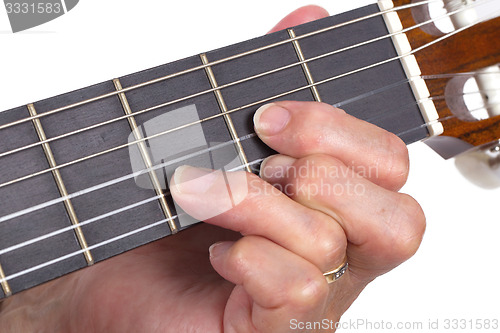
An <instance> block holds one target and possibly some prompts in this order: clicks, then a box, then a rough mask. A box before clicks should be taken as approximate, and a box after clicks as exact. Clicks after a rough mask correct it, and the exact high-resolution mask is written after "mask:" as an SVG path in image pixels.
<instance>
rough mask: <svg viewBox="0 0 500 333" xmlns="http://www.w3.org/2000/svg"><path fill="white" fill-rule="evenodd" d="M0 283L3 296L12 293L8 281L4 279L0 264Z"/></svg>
mask: <svg viewBox="0 0 500 333" xmlns="http://www.w3.org/2000/svg"><path fill="white" fill-rule="evenodd" d="M0 281H1V282H0V285H1V286H2V290H3V293H4V295H5V297H9V296H11V295H12V289H10V285H9V282H8V281H7V280H6V279H5V273H4V271H3V268H2V265H1V264H0Z"/></svg>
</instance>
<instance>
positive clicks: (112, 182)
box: [0, 133, 256, 223]
mask: <svg viewBox="0 0 500 333" xmlns="http://www.w3.org/2000/svg"><path fill="white" fill-rule="evenodd" d="M255 136H256V134H255V133H252V134H248V135H245V136H243V137H242V138H240V139H238V140H240V141H244V140H247V139H250V138H252V137H255ZM231 144H234V141H233V140H231V141H227V142H223V143H220V144H217V145H215V146H212V147H209V148H206V149H202V150H200V151H199V152H195V153H191V154H188V155H185V156H182V157H179V158H176V159H174V160H171V161H167V162H164V163H161V164H158V165H155V166H154V167H152V168H148V169H143V170H139V171H136V172H134V173H131V174H129V175H125V176H122V177H118V178H115V179H112V180H109V181H107V182H104V183H101V184H98V185H94V186H92V187H89V188H86V189H83V190H80V191H78V192H75V193H73V194H69V195H68V196H66V197H62V198H58V199H54V200H50V201H47V202H45V203H41V204H38V205H36V206H33V207H30V208H27V209H23V210H21V211H18V212H15V213H12V214H9V215H5V216H3V217H0V223H3V222H5V221H8V220H11V219H13V218H16V217H19V216H22V215H25V214H28V213H31V212H34V211H37V210H40V209H44V208H47V207H50V206H52V205H56V204H58V203H60V202H63V201H64V200H66V199H73V198H76V197H79V196H82V195H85V194H88V193H91V192H94V191H97V190H100V189H103V188H106V187H108V186H111V185H115V184H118V183H121V182H123V181H125V180H128V179H132V178H134V177H138V176H140V175H143V174H145V173H148V172H150V171H154V170H158V169H160V168H163V167H165V166H169V165H173V164H175V163H179V162H183V161H185V160H186V159H189V158H192V157H196V156H198V155H199V154H204V153H208V152H211V151H214V150H216V149H219V148H223V147H227V146H229V145H231Z"/></svg>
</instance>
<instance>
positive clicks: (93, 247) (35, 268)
mask: <svg viewBox="0 0 500 333" xmlns="http://www.w3.org/2000/svg"><path fill="white" fill-rule="evenodd" d="M495 105H498V103H496V104H495ZM471 112H472V111H471ZM446 118H451V116H450V117H446ZM422 126H425V124H424V125H422ZM419 127H421V126H419ZM411 130H414V129H411ZM258 161H259V162H260V160H258ZM251 163H254V162H251ZM251 163H248V164H251ZM184 214H185V213H182V215H184ZM179 216H180V214H179V215H174V216H172V218H167V219H163V220H160V221H157V222H155V223H152V224H148V225H146V226H143V227H141V228H138V229H135V230H132V231H129V232H126V233H123V234H121V235H118V236H115V237H113V238H110V239H107V240H105V241H102V242H100V243H97V244H94V245H91V246H89V247H87V248H86V249H82V250H78V251H75V252H71V253H68V254H66V255H64V256H60V257H58V258H55V259H52V260H49V261H46V262H44V263H41V264H39V265H36V266H33V267H30V268H28V269H25V270H22V271H20V272H18V273H14V274H11V275H8V276H6V277H5V278H0V283H2V282H6V281H10V280H13V279H16V278H19V277H21V276H24V275H26V274H29V273H32V272H35V271H37V270H40V269H42V268H45V267H48V266H50V265H53V264H56V263H58V262H61V261H64V260H66V259H69V258H72V257H74V256H77V255H80V254H83V253H85V252H86V251H92V250H94V249H97V248H99V247H102V246H106V245H108V244H111V243H113V242H116V241H119V240H121V239H125V238H127V237H130V236H133V235H135V234H138V233H141V232H143V231H146V230H149V229H151V228H154V227H157V226H160V225H162V224H165V223H168V222H169V221H170V220H175V219H177V218H179Z"/></svg>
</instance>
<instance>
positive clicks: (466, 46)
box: [394, 0, 500, 146]
mask: <svg viewBox="0 0 500 333" xmlns="http://www.w3.org/2000/svg"><path fill="white" fill-rule="evenodd" d="M412 2H415V1H411V0H396V1H394V4H395V6H396V7H397V6H400V5H405V4H409V3H412ZM398 14H399V16H400V18H401V21H402V23H403V26H404V28H408V27H412V26H414V25H415V24H416V22H415V19H414V16H413V15H412V10H410V9H407V10H401V11H398ZM407 35H408V39H409V40H410V44H411V46H412V48H413V49H415V48H418V47H420V46H422V45H425V44H427V43H430V42H432V41H434V40H436V39H437V38H439V37H440V36H433V35H430V34H428V33H426V32H424V31H423V30H421V29H412V30H411V31H409V32H408V33H407ZM415 56H416V58H417V61H418V63H419V65H420V69H421V70H422V75H423V76H425V75H438V74H451V73H467V72H474V71H477V70H479V69H482V68H485V67H488V66H492V65H495V64H499V63H500V18H496V19H493V20H490V21H487V22H483V23H480V24H477V25H476V26H473V27H471V28H469V29H466V30H465V31H462V32H460V33H458V34H456V35H454V36H451V37H449V38H447V39H445V40H444V41H441V42H438V43H437V44H434V45H432V46H430V47H428V48H425V49H423V50H422V51H419V52H417V53H416V54H415ZM449 81H450V78H445V79H432V80H426V82H427V86H428V87H429V90H430V93H431V96H444V95H445V89H446V85H447V84H448V82H449ZM499 88H500V87H499ZM435 104H436V108H437V110H438V113H439V118H440V119H443V122H442V123H443V126H444V133H443V135H444V136H450V137H454V138H458V139H460V140H462V141H464V142H466V143H468V144H471V145H473V146H481V145H484V144H486V143H490V142H492V141H495V140H498V139H500V116H498V117H494V118H491V119H486V120H482V121H474V122H468V121H464V120H460V119H458V118H457V117H454V116H453V112H452V111H451V110H450V108H449V105H448V104H447V103H446V100H445V99H438V100H436V101H435Z"/></svg>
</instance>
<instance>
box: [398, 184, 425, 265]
mask: <svg viewBox="0 0 500 333" xmlns="http://www.w3.org/2000/svg"><path fill="white" fill-rule="evenodd" d="M399 197H400V199H399V202H398V204H397V205H396V208H395V211H396V213H394V214H393V220H392V221H391V226H392V230H393V233H392V241H391V243H392V246H391V248H392V253H393V255H394V256H395V257H396V259H399V261H401V262H402V261H405V260H407V259H409V258H410V257H412V256H413V255H414V254H415V252H417V250H418V248H419V247H420V243H421V242H422V238H423V236H424V233H425V227H426V221H425V215H424V213H423V211H422V208H421V207H420V205H419V204H418V203H417V201H416V200H415V199H413V198H412V197H411V196H409V195H407V194H399Z"/></svg>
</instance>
